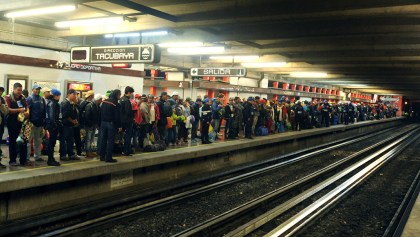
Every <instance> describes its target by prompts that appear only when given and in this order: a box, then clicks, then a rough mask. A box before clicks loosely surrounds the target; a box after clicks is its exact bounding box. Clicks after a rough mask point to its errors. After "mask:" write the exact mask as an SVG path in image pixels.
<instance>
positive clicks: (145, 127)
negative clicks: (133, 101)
mask: <svg viewBox="0 0 420 237" xmlns="http://www.w3.org/2000/svg"><path fill="white" fill-rule="evenodd" d="M140 111H141V116H142V119H141V123H140V136H139V137H140V138H139V140H140V146H141V148H143V149H144V147H145V146H147V145H148V144H149V132H150V130H151V129H150V126H151V125H150V106H149V104H148V99H147V96H146V94H143V95H142V96H141V104H140Z"/></svg>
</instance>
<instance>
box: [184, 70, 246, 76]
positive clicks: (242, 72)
mask: <svg viewBox="0 0 420 237" xmlns="http://www.w3.org/2000/svg"><path fill="white" fill-rule="evenodd" d="M245 75H246V69H245V68H191V76H215V77H218V76H223V77H226V76H231V77H244V76H245Z"/></svg>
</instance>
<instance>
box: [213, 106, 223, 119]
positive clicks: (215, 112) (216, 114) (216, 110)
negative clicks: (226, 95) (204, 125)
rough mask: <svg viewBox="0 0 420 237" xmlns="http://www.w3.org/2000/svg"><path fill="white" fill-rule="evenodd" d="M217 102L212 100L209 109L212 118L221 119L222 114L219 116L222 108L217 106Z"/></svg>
mask: <svg viewBox="0 0 420 237" xmlns="http://www.w3.org/2000/svg"><path fill="white" fill-rule="evenodd" d="M219 105H220V104H219V102H213V104H212V105H211V110H212V114H213V115H212V116H213V117H212V118H213V119H221V117H222V116H220V110H221V109H222V108H223V107H222V106H219Z"/></svg>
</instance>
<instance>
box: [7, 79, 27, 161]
mask: <svg viewBox="0 0 420 237" xmlns="http://www.w3.org/2000/svg"><path fill="white" fill-rule="evenodd" d="M5 101H6V104H7V107H9V115H8V116H7V117H6V124H7V130H8V131H9V159H10V160H9V165H10V166H18V164H17V163H16V158H17V149H18V147H17V146H18V145H17V142H16V140H17V138H18V136H19V133H20V130H21V128H22V123H21V122H20V121H19V120H18V115H19V113H23V115H24V117H26V118H27V117H29V110H28V109H27V105H26V98H25V97H24V96H23V95H22V84H20V83H18V82H17V83H15V84H14V85H13V92H12V93H11V94H10V95H7V96H6V97H5ZM26 149H27V145H26V144H25V143H22V144H19V151H20V152H19V155H20V164H21V165H26V163H27V160H26V156H27V150H26Z"/></svg>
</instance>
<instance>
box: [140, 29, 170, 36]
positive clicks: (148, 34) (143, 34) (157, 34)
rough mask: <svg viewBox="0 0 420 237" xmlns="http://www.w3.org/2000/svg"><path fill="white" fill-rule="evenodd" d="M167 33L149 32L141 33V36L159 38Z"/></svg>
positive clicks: (164, 31) (163, 31)
mask: <svg viewBox="0 0 420 237" xmlns="http://www.w3.org/2000/svg"><path fill="white" fill-rule="evenodd" d="M167 34H168V31H166V30H162V31H149V32H142V33H141V36H160V35H167Z"/></svg>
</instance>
